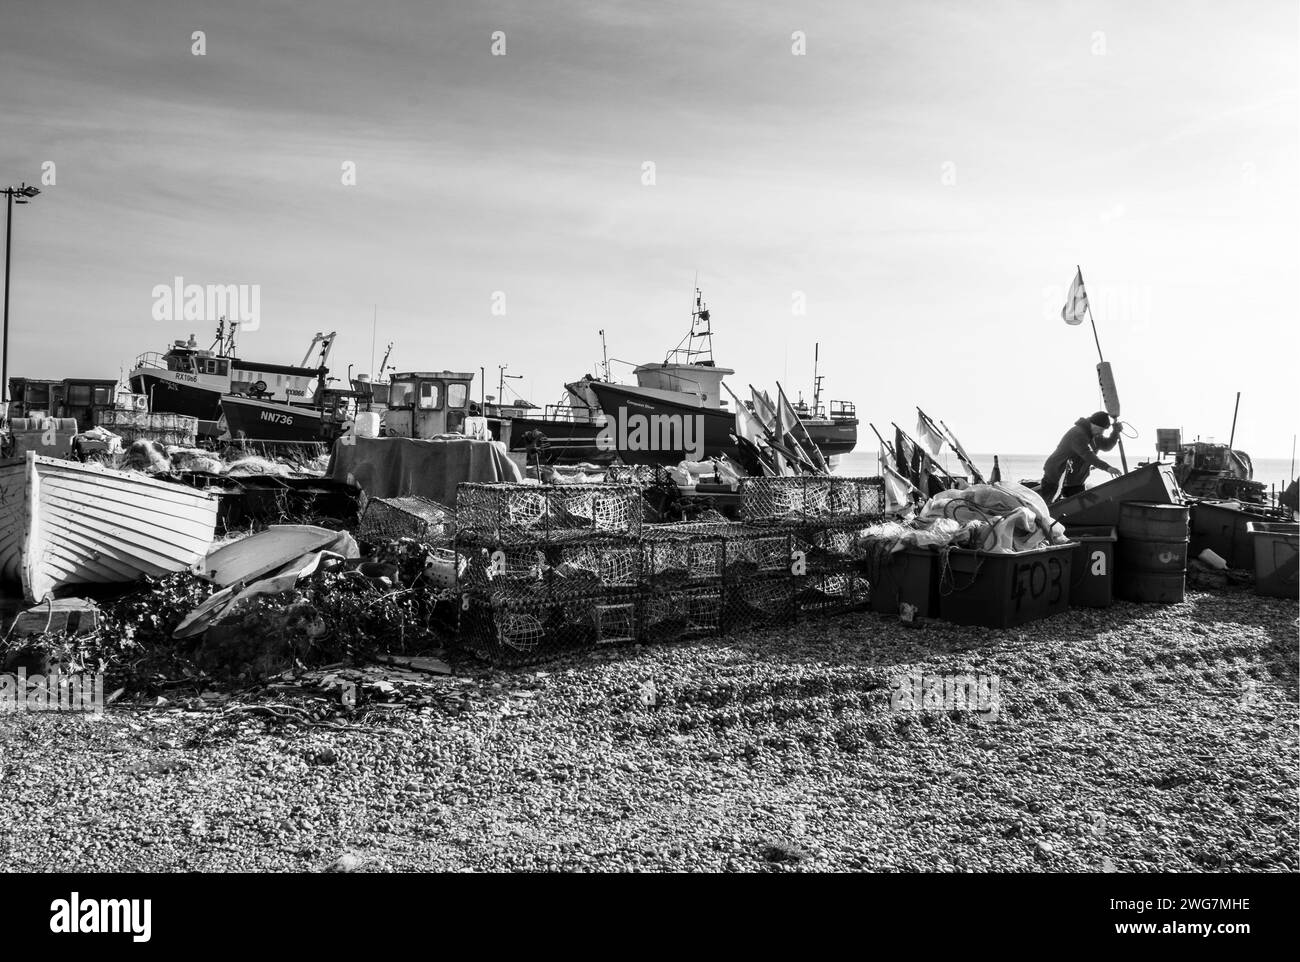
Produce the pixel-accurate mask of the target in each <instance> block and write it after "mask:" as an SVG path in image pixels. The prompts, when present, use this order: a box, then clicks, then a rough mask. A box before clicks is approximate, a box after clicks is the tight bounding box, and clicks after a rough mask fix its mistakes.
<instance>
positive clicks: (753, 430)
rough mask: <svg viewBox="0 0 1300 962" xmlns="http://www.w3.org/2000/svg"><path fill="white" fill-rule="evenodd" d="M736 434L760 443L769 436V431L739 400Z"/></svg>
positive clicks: (737, 404) (737, 402)
mask: <svg viewBox="0 0 1300 962" xmlns="http://www.w3.org/2000/svg"><path fill="white" fill-rule="evenodd" d="M732 397H733V398H734V397H735V395H734V394H733V395H732ZM736 434H737V435H738V436H740V437H742V438H744V439H745V440H746V441H752V442H754V443H755V444H759V443H760V442H762V441H763V440H764V439H765V438H766V437H767V432H766V431H764V430H763V429H762V427H760V426H759V424H758V421H757V420H756V419H755V418H754V415H753V414H752V413H751V412H750V410H749V408H747V407H745V405H743V404H741V403H740V401H739V400H737V401H736Z"/></svg>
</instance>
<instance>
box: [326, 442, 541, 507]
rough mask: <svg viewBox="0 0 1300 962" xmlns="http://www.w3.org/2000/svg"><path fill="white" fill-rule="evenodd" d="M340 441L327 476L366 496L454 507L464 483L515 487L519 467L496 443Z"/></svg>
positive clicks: (520, 479) (518, 480)
mask: <svg viewBox="0 0 1300 962" xmlns="http://www.w3.org/2000/svg"><path fill="white" fill-rule="evenodd" d="M344 440H346V439H344V438H340V439H339V440H338V441H335V442H334V450H333V452H332V453H331V454H330V463H329V468H328V469H327V470H326V472H325V474H326V476H327V477H329V478H333V479H334V480H336V481H348V482H351V483H353V484H357V485H360V487H361V490H363V491H364V492H365V493H366V495H367V496H368V497H372V498H397V497H403V496H406V495H413V494H414V495H420V496H422V497H426V498H432V499H433V500H434V501H437V502H438V503H439V504H445V505H448V506H452V507H454V506H455V504H456V486H457V485H458V484H460V483H461V482H462V481H477V482H479V483H482V484H498V483H518V482H520V481H522V480H523V476H522V475H521V474H520V473H519V468H518V466H517V465H516V464H515V463H514V462H513V461H511V460H510V458H509V456H507V455H506V453H505V452H504V451H503V450H502V449H501V446H500V445H498V444H497V443H496V442H494V441H474V440H471V439H469V438H462V437H446V438H430V439H428V440H420V439H415V438H353V439H351V440H352V443H350V444H345V443H344Z"/></svg>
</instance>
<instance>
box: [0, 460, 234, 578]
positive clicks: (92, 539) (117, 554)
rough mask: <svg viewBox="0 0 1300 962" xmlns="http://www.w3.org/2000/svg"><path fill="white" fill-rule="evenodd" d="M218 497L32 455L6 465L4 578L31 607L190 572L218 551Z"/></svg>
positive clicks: (1, 540)
mask: <svg viewBox="0 0 1300 962" xmlns="http://www.w3.org/2000/svg"><path fill="white" fill-rule="evenodd" d="M216 520H217V498H216V496H214V495H212V494H210V493H208V492H206V491H199V490H195V489H193V488H187V487H185V486H183V485H179V484H169V483H167V482H166V481H158V480H155V479H154V478H149V477H146V476H145V475H142V474H136V473H133V472H127V471H113V470H111V469H108V468H103V467H100V466H98V465H92V464H80V463H78V462H75V461H63V460H60V459H58V458H47V457H42V456H41V455H38V454H34V453H30V452H29V453H28V454H27V457H26V458H25V459H22V458H17V459H10V460H7V461H0V578H2V579H3V580H4V581H7V582H11V583H17V582H21V583H22V586H23V594H24V595H25V596H26V598H27V600H28V601H31V602H37V601H44V600H45V599H46V598H49V597H52V596H53V595H54V593H55V592H56V591H57V590H58V589H60V588H62V587H63V586H65V585H74V584H87V583H107V582H122V581H135V580H136V579H138V578H142V577H144V576H146V575H160V574H166V573H169V572H173V571H183V570H184V569H186V568H188V567H189V566H190V565H192V564H194V563H195V562H196V561H198V560H200V559H201V558H202V557H203V556H204V554H205V553H206V552H207V550H208V548H209V547H210V546H211V544H212V535H213V530H214V528H215V526H216Z"/></svg>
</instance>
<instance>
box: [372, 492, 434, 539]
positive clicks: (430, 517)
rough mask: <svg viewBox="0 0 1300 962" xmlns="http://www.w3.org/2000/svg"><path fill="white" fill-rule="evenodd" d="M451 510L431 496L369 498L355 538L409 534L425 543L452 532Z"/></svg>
mask: <svg viewBox="0 0 1300 962" xmlns="http://www.w3.org/2000/svg"><path fill="white" fill-rule="evenodd" d="M455 526H456V522H455V517H454V514H453V512H452V510H451V509H450V508H448V507H446V506H445V505H442V504H439V503H438V502H437V501H434V500H433V499H432V498H421V497H416V496H412V497H405V498H371V499H370V500H369V501H367V502H366V511H365V514H363V515H362V516H361V526H360V527H359V528H358V529H357V539H358V540H359V541H368V542H371V543H374V542H380V541H396V540H397V539H399V538H412V539H414V540H416V541H422V542H424V543H426V544H433V543H437V542H441V541H445V540H447V539H448V538H450V537H451V536H453V535H454V534H455Z"/></svg>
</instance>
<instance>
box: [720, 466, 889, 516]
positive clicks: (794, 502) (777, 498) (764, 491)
mask: <svg viewBox="0 0 1300 962" xmlns="http://www.w3.org/2000/svg"><path fill="white" fill-rule="evenodd" d="M884 512H885V482H884V479H883V478H838V477H829V476H826V475H816V474H806V475H799V476H796V477H788V478H742V479H741V481H740V516H741V519H742V520H743V521H746V522H750V523H755V524H770V523H774V522H776V523H780V522H784V523H790V524H808V523H813V522H823V521H830V520H835V519H839V520H847V519H849V518H876V517H880V516H881V515H883V514H884Z"/></svg>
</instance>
